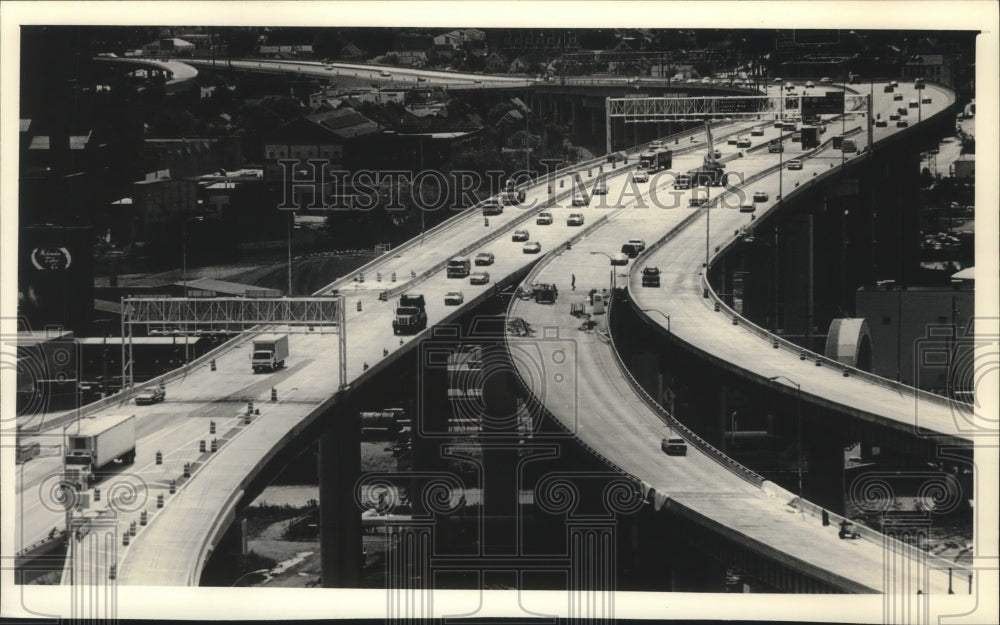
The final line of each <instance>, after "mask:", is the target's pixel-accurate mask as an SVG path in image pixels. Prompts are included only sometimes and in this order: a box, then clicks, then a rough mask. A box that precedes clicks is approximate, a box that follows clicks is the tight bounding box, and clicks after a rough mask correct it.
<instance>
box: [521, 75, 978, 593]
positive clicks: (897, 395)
mask: <svg viewBox="0 0 1000 625" xmlns="http://www.w3.org/2000/svg"><path fill="white" fill-rule="evenodd" d="M933 99H934V100H936V101H937V103H938V104H937V105H936V108H935V112H938V111H941V110H944V109H945V108H947V107H948V106H949V105H950V104H951V99H950V96H949V94H948V93H946V92H944V90H935V92H934V98H933ZM889 104H890V105H891V104H892V102H891V99H890V102H889ZM886 106H887V105H886V104H885V103H880V105H879V106H878V107H877V108H876V110H878V111H884V110H885V109H886ZM925 114H926V113H925ZM883 116H887V114H886V113H885V112H883ZM861 123H864V121H863V120H862V121H861ZM877 130H879V131H885V132H880V133H878V134H876V139H878V138H880V135H881V136H885V134H888V133H889V132H893V131H895V128H892V129H881V128H880V129H877ZM773 136H776V131H773V130H768V131H767V134H765V136H764V137H763V138H758V139H756V140H758V141H763V140H767V139H770V138H772V137H773ZM859 136H863V135H859ZM788 144H789V145H788V146H787V147H786V150H788V151H787V152H786V153H785V154H784V158H785V159H786V160H788V159H794V158H805V151H803V150H801V148H800V147H796V146H795V145H794V144H791V142H790V141H789V142H788ZM778 158H779V156H778V154H770V153H767V152H757V153H756V154H751V155H747V156H746V157H745V158H743V159H742V160H741V161H739V166H740V168H741V170H742V171H744V172H746V173H747V175H748V176H751V177H755V175H756V174H757V173H758V172H768V170H774V169H775V165H776V164H777V162H778ZM852 158H864V155H863V153H862V155H855V156H853V157H852ZM831 160H832V161H833V162H835V164H836V165H839V164H840V161H841V154H840V152H839V151H837V152H836V153H834V152H832V150H831V149H830V148H829V146H827V147H825V148H824V149H821V150H818V151H816V152H815V154H813V155H811V156H809V157H808V158H805V166H804V167H803V169H802V170H801V171H791V172H789V171H787V170H786V171H784V184H785V185H787V186H784V191H785V193H786V197H787V195H788V194H789V191H790V190H794V189H795V188H796V187H797V186H799V185H798V184H796V183H800V184H804V183H807V182H811V181H812V179H813V172H814V171H815V172H826V171H829V170H830V167H829V166H830V163H831ZM699 161H700V155H697V154H692V155H690V156H688V157H685V160H682V162H681V164H677V163H676V161H675V165H674V168H675V169H677V170H678V171H684V170H687V169H690V168H694V167H696V166H697V165H698V164H699ZM731 164H732V163H731ZM621 178H622V177H619V179H617V181H616V183H617V184H619V185H620V184H622V183H623V181H622V180H621ZM655 181H656V179H655V177H654V178H653V182H651V183H650V184H651V185H653V184H655V183H656V182H655ZM671 183H672V180H671V179H670V177H665V178H664V179H662V181H661V182H660V184H661V185H663V186H662V187H661V188H660V189H659V192H660V193H662V194H663V195H664V197H669V196H668V195H667V194H668V189H669V185H670V184H671ZM777 185H778V180H777V173H776V171H771V172H770V173H769V174H767V175H764V176H761V177H759V178H754V180H753V184H752V186H750V187H748V189H749V190H751V191H753V190H757V189H764V190H767V191H769V193H770V195H771V197H772V198H773V197H775V196H776V195H777V194H778V193H779V189H778V188H777ZM804 190H805V188H803V191H804ZM618 191H620V188H616V187H615V186H612V188H611V189H610V194H611V195H612V196H614V194H615V193H616V192H618ZM690 197H691V192H690V191H688V192H685V193H684V194H683V195H682V196H680V197H679V198H678V199H679V200H680V206H679V207H678V208H675V209H673V210H660V209H657V208H637V207H635V206H634V202H633V203H632V204H633V205H632V207H631V208H630V207H628V206H619V207H618V210H616V211H614V212H611V213H609V214H606V215H605V217H603V218H602V219H603V220H604V223H601V224H599V225H596V226H594V227H592V228H588V229H587V231H586V232H584V233H581V235H582V236H581V237H580V238H579V240H575V241H573V243H572V245H571V246H570V247H569V248H568V249H566V248H565V246H564V247H563V248H561V249H557V251H556V252H554V253H552V254H550V255H548V256H546V258H545V259H544V260H543V262H542V263H541V264H540V265H539V266H538V267H536V269H535V270H534V271H532V272H531V273H530V274H529V276H528V277H527V278H526V279H525V281H524V283H525V284H529V283H532V282H540V283H550V284H556V285H557V287H558V288H559V290H560V293H561V295H560V300H559V302H558V303H557V305H556V306H550V305H544V304H536V303H534V302H532V301H530V300H527V301H525V300H515V301H514V302H513V303H512V305H511V308H510V311H509V314H510V316H511V317H516V318H520V319H523V320H524V321H525V322H527V323H528V325H529V326H530V327H531V328H533V329H534V330H535V333H534V336H535V337H537V338H536V339H535V340H538V341H546V340H552V341H554V342H557V343H560V342H562V343H569V344H571V345H572V346H573V347H574V348H575V350H576V353H575V354H574V355H573V357H574V361H575V362H576V363H577V365H576V366H577V368H578V374H577V376H576V377H577V380H578V381H577V383H576V384H574V385H572V386H568V385H559V384H553V383H552V380H551V379H549V380H547V381H548V384H545V385H544V386H542V385H541V382H539V380H542V381H545V380H544V378H545V377H548V376H543V375H541V374H540V373H539V372H538V371H536V370H533V369H538V368H540V369H542V371H543V372H544V366H542V365H539V364H538V362H530V363H526V364H525V363H524V361H523V359H517V358H514V359H513V362H515V363H521V366H520V368H519V372H520V373H521V374H522V378H523V380H524V384H525V386H527V388H528V390H529V391H533V392H534V393H535V394H536V395H537V396H538V397H539V398H540V399H542V400H543V401H544V403H545V406H546V407H547V409H548V410H549V412H550V413H551V414H552V415H553V416H554V417H555V418H556V419H557V420H559V421H560V422H561V423H562V424H563V425H564V426H565V427H566V428H567V430H569V431H570V432H572V433H574V434H575V435H576V436H577V437H578V438H579V439H580V440H581V441H582V442H583V443H584V444H585V445H587V446H588V447H590V448H591V449H593V450H594V452H595V453H596V454H598V455H599V456H600V457H602V458H605V459H606V460H607V462H608V463H610V464H612V466H615V467H616V468H619V469H620V470H622V471H624V472H625V473H627V474H629V475H632V476H634V477H636V478H638V479H639V480H641V481H642V483H643V487H644V489H646V490H647V491H648V490H650V489H652V490H653V491H655V497H656V499H657V501H656V503H657V506H667V507H668V508H671V509H674V510H675V511H676V512H677V513H678V514H681V515H684V516H689V517H694V518H699V519H702V520H706V519H711V520H712V522H714V523H715V524H719V525H721V526H722V528H721V529H720V530H719V532H720V533H721V534H722V535H723V536H731V537H734V540H736V541H738V542H741V543H743V544H747V545H751V549H755V550H759V551H760V553H769V554H770V556H771V557H773V558H775V559H776V560H777V561H778V562H782V563H784V564H786V565H787V566H789V567H790V568H793V569H795V570H797V571H798V572H799V573H801V574H803V575H805V576H806V577H808V578H813V579H815V580H822V581H823V582H825V583H827V584H830V585H832V586H834V587H837V588H840V589H841V590H845V591H854V592H857V591H859V589H861V590H860V591H862V592H869V591H874V592H892V590H893V588H891V587H889V586H888V585H887V584H886V580H887V579H889V578H887V577H886V576H885V575H884V573H885V570H884V564H883V558H884V555H885V549H886V546H885V542H884V540H885V537H883V536H880V535H877V534H874V533H873V534H871V535H866V538H867V539H870V540H865V541H861V542H858V543H850V544H845V542H844V541H843V540H841V539H840V538H839V537H838V533H837V527H836V526H835V525H836V524H835V523H834V524H833V526H828V527H824V526H823V525H822V522H821V514H820V511H819V509H818V508H816V507H815V506H812V505H811V504H809V503H808V502H804V501H802V500H801V499H800V498H799V497H797V496H795V495H793V494H792V493H789V492H787V491H784V490H783V489H780V488H778V487H776V486H775V485H773V484H771V483H769V482H766V481H764V480H763V479H761V478H760V477H759V476H756V475H754V474H753V473H752V472H750V471H749V470H747V469H745V468H743V467H740V466H738V465H736V464H735V463H734V462H732V461H731V460H728V459H726V458H725V457H724V456H723V454H721V453H720V452H718V451H717V450H715V449H714V448H712V447H711V446H710V445H708V443H706V442H705V441H702V440H701V439H699V438H698V437H696V436H695V435H694V434H693V433H692V432H690V431H689V430H687V429H686V428H684V427H683V426H681V425H680V424H678V423H677V422H676V421H674V420H673V419H671V418H670V416H669V415H668V414H666V413H665V411H663V410H662V409H661V408H659V407H658V406H657V405H656V404H655V403H654V402H653V401H652V399H651V398H649V397H648V396H647V395H645V393H644V392H643V391H642V390H641V389H640V387H639V386H638V383H635V382H634V381H633V382H632V383H630V382H629V377H630V374H629V373H628V371H627V369H626V368H625V366H624V364H623V363H621V362H620V357H619V355H618V354H617V353H616V350H615V349H614V345H613V342H612V338H611V337H610V335H609V331H608V328H607V325H606V321H605V320H604V319H605V318H604V317H603V316H601V315H595V316H593V317H592V319H594V320H597V321H598V323H597V325H596V326H595V327H594V328H592V329H590V330H583V329H582V325H581V322H582V319H581V317H580V316H578V315H573V314H571V309H570V306H571V304H573V303H576V304H577V305H579V306H581V307H583V309H584V310H589V307H588V304H587V301H586V300H587V295H586V294H587V293H588V292H589V291H590V290H591V289H597V290H598V291H602V290H603V291H607V290H608V289H609V284H610V283H611V281H612V280H614V281H615V282H616V283H618V286H619V287H620V286H623V285H624V284H625V283H627V285H628V289H629V294H630V297H631V298H633V299H634V301H635V302H636V305H637V306H638V307H639V308H640V309H643V310H646V309H652V311H658V312H659V314H654V312H652V311H651V312H646V313H644V314H646V315H648V322H649V323H650V324H654V325H659V326H662V328H663V331H665V332H669V333H671V334H672V335H674V336H676V337H677V338H678V339H679V340H683V341H686V342H690V343H693V344H695V345H696V346H698V347H699V348H700V349H701V350H702V351H704V352H706V353H708V354H709V355H711V356H714V357H715V358H716V359H717V360H718V361H720V362H723V363H728V364H727V366H731V367H739V368H740V370H741V371H742V372H743V375H746V376H748V377H752V378H755V379H758V380H761V381H763V382H764V383H766V384H774V385H784V386H785V387H787V386H788V382H787V381H786V378H792V379H794V380H797V381H799V382H800V383H801V384H802V388H803V401H804V402H805V403H806V404H807V405H808V404H809V402H818V403H832V404H835V405H836V406H837V407H838V409H840V410H841V411H842V412H844V413H848V414H852V413H858V414H863V415H864V416H865V417H867V418H872V419H878V420H880V421H881V422H883V423H885V424H886V425H887V427H899V428H904V429H907V431H909V432H910V433H911V435H917V434H916V429H915V428H916V424H915V419H916V417H917V415H919V417H920V419H921V422H920V425H921V427H925V428H927V429H929V430H931V431H932V432H930V433H928V435H931V436H936V435H942V434H943V435H945V439H946V440H947V441H949V442H951V443H953V444H962V443H964V444H968V443H969V442H971V437H970V436H969V434H968V432H966V431H964V430H963V429H962V428H961V427H960V424H958V423H956V421H955V419H954V407H953V406H951V405H950V404H949V402H947V401H944V400H943V399H942V398H939V397H936V396H930V395H928V394H925V393H921V392H917V391H915V390H914V389H905V388H902V387H901V385H895V384H893V383H890V382H889V381H886V380H881V379H876V378H875V377H874V376H870V375H864V374H863V373H862V372H859V371H857V370H854V371H852V375H850V376H848V377H844V376H843V369H844V367H843V366H842V365H838V366H833V363H831V362H830V361H825V360H824V363H823V364H824V366H820V367H816V366H815V359H816V358H817V357H818V356H817V355H812V356H810V357H809V359H808V360H807V361H806V362H805V363H803V362H802V361H801V360H800V358H799V356H800V354H801V352H802V349H801V348H794V349H793V348H791V347H789V346H788V344H787V343H783V344H782V345H781V346H779V347H781V349H777V350H775V349H774V348H773V347H772V342H771V341H770V340H766V339H763V338H761V337H760V336H759V335H758V334H756V333H754V332H750V331H748V330H747V324H748V322H747V321H746V320H741V319H739V318H738V316H737V321H738V322H737V324H736V325H734V324H733V322H732V319H733V318H734V316H736V315H735V313H734V312H732V311H728V312H726V313H722V314H720V313H719V312H716V311H715V310H714V306H713V305H714V302H715V301H716V300H715V299H712V298H707V297H706V296H705V294H704V287H705V286H706V285H705V284H703V282H702V275H703V272H704V267H703V263H704V260H705V249H706V234H705V229H704V222H705V216H704V213H705V211H704V210H703V209H698V210H696V211H695V210H692V209H687V200H688V199H689V198H690ZM739 204H740V202H739V201H738V198H737V201H736V202H735V203H733V204H731V206H732V208H728V209H727V208H718V209H713V214H712V217H711V227H710V230H709V240H708V245H709V246H710V248H712V249H715V247H716V246H719V248H720V252H721V251H722V250H721V248H723V247H724V246H725V244H726V243H728V242H729V241H730V240H731V239H732V238H733V237H734V232H739V231H741V229H743V228H747V227H750V228H752V226H753V221H752V220H751V215H750V214H746V213H741V212H740V211H738V210H735V208H736V207H737V206H739ZM646 205H647V206H649V205H650V203H649V202H648V201H647V202H646ZM774 207H775V203H773V202H771V203H765V204H763V205H761V204H758V208H757V211H758V213H757V215H758V218H759V215H761V214H765V213H766V211H767V210H772V209H773V208H774ZM650 233H658V235H657V236H658V238H657V240H655V241H654V242H653V245H652V246H651V248H650V250H649V251H648V252H646V253H645V254H642V255H641V256H640V257H639V258H638V259H636V260H634V261H632V262H631V263H630V265H631V266H630V267H629V268H624V267H614V266H609V258H608V257H609V255H611V254H613V253H615V252H617V251H618V249H619V248H620V246H621V245H622V243H624V242H626V241H628V240H629V239H646V240H649V239H650ZM714 257H715V255H714V254H713V258H714ZM646 265H658V266H659V267H660V268H661V270H663V274H662V275H661V280H662V286H661V288H644V287H642V286H641V275H640V274H641V269H642V267H643V266H646ZM609 274H610V275H609ZM571 280H575V290H574V289H573V284H572V282H571ZM617 305H627V304H625V302H624V300H623V302H622V303H620V304H617ZM668 317H669V318H668ZM682 328H683V329H682ZM518 340H520V339H517V340H514V341H512V349H513V350H518V349H519V347H518ZM821 360H823V359H821ZM774 376H781V378H782V379H779V380H775V381H773V382H772V381H770V380H769V378H771V377H774ZM793 392H794V389H793ZM681 435H683V436H684V437H685V438H687V439H688V443H689V445H690V449H689V452H688V456H687V457H671V456H667V455H665V454H664V453H663V452H662V451H661V449H660V441H661V440H662V439H663V438H667V437H670V436H681ZM771 550H776V551H777V552H780V555H779V554H776V553H775V552H774V551H771ZM845 550H849V552H850V556H849V557H846V558H845ZM918 559H919V556H918ZM932 566H933V565H932ZM937 566H939V567H940V569H939V570H937V571H934V572H932V574H931V575H930V576H929V580H930V586H929V587H928V588H931V589H932V590H931V592H941V591H946V590H947V583H948V579H947V578H948V573H947V565H946V564H944V563H937ZM761 575H762V576H766V575H767V574H766V572H763V571H762V572H761ZM775 579H776V581H775V582H774V583H776V584H779V585H780V584H781V583H782V582H781V581H780V576H776V577H775ZM898 581H899V580H893V583H896V582H898ZM785 583H786V584H787V581H786V582H785ZM918 585H919V583H918ZM784 589H785V590H787V591H791V590H794V589H795V588H792V587H787V586H786V587H785V588H784ZM924 592H927V591H926V590H925V591H924Z"/></svg>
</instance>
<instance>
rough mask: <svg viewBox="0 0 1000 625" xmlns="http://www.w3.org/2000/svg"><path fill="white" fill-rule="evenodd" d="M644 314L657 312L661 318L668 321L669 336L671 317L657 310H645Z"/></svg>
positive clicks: (643, 310)
mask: <svg viewBox="0 0 1000 625" xmlns="http://www.w3.org/2000/svg"><path fill="white" fill-rule="evenodd" d="M642 312H655V313H657V314H658V315H660V316H661V317H663V318H664V319H666V320H667V333H668V334H669V333H670V315H665V314H663V312H662V311H660V310H657V309H655V308H643V309H642Z"/></svg>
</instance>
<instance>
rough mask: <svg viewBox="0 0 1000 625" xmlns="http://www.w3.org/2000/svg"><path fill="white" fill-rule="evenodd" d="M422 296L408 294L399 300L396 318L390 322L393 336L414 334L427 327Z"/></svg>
mask: <svg viewBox="0 0 1000 625" xmlns="http://www.w3.org/2000/svg"><path fill="white" fill-rule="evenodd" d="M425 306H426V304H425V301H424V296H423V295H417V294H413V293H409V294H406V295H403V296H401V297H400V298H399V306H398V307H396V316H395V318H393V320H392V333H393V334H416V333H417V332H420V331H422V330H424V329H425V328H426V327H427V311H426V310H425Z"/></svg>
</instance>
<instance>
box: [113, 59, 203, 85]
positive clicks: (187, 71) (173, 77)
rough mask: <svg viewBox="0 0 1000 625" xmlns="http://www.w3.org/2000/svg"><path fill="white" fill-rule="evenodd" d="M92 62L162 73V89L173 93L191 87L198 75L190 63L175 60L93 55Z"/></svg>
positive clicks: (156, 73) (153, 73) (155, 73)
mask: <svg viewBox="0 0 1000 625" xmlns="http://www.w3.org/2000/svg"><path fill="white" fill-rule="evenodd" d="M94 62H95V63H100V64H110V65H112V66H114V67H117V68H132V69H133V70H143V71H145V72H147V73H149V74H152V75H162V76H163V79H164V89H165V90H166V92H167V93H175V92H177V91H183V90H186V89H189V88H191V87H192V86H193V85H194V82H193V81H194V79H195V78H196V77H197V76H198V70H197V69H195V68H194V67H192V65H191V64H189V63H187V62H182V61H177V60H169V59H165V60H161V59H145V58H133V57H122V58H116V57H107V56H96V57H94Z"/></svg>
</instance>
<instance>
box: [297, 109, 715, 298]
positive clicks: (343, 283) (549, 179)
mask: <svg viewBox="0 0 1000 625" xmlns="http://www.w3.org/2000/svg"><path fill="white" fill-rule="evenodd" d="M701 130H702V129H701V127H697V128H691V129H688V130H683V131H681V132H677V133H674V134H672V135H669V136H667V137H664V138H663V139H660V140H661V141H670V140H674V141H678V140H680V139H682V138H686V137H688V136H691V135H694V134H698V133H699V132H701ZM725 136H726V135H720V138H724V137H725ZM650 143H652V142H648V143H643V144H640V145H638V146H635V147H632V148H629V149H628V150H619V151H621V152H625V153H626V154H628V155H630V156H631V155H634V154H638V153H640V152H642V151H643V150H644V149H646V148H647V147H648V146H649V144H650ZM689 149H693V148H689V147H687V146H684V147H681V148H679V149H678V153H683V152H685V151H688V150H689ZM606 164H607V162H606V155H602V156H599V157H595V158H593V159H590V160H587V161H583V162H581V163H576V164H573V165H572V166H570V167H567V168H565V169H563V170H560V171H556V172H552V173H549V174H545V175H542V176H538V177H537V178H534V179H532V180H530V181H526V182H522V183H520V184H518V185H516V186H515V188H516V189H518V190H524V191H527V190H529V189H533V188H538V187H541V186H543V185H553V187H554V185H555V180H556V178H557V177H558V176H565V175H570V174H573V173H579V172H582V171H584V170H587V169H593V168H595V167H603V166H604V165H606ZM634 166H635V163H633V164H631V165H629V164H623V166H622V171H625V170H627V169H629V168H630V167H634ZM614 167H615V168H617V163H616V164H615V165H614ZM553 193H554V192H553ZM572 193H573V186H572V185H571V186H570V189H569V190H566V191H562V192H560V193H555V194H554V195H553V194H550V195H549V198H548V199H547V200H546V201H545V202H543V203H542V204H540V205H538V206H536V207H534V208H532V209H529V210H524V209H517V210H522V212H523V214H522V215H520V216H519V217H517V218H516V219H514V220H513V221H511V222H509V223H507V224H506V225H505V226H504V228H503V229H502V230H500V231H496V232H490V233H489V234H486V235H484V236H482V237H480V238H479V239H477V240H476V241H474V242H473V243H471V244H469V245H467V246H465V247H464V248H462V249H461V250H460V251H459V252H457V253H456V254H455V255H456V256H464V255H465V254H468V253H469V252H471V251H472V250H475V249H477V248H479V247H481V246H482V245H484V244H486V243H488V242H489V241H490V240H492V239H494V238H496V237H498V236H500V235H501V233H502V232H506V231H508V230H510V229H511V228H514V227H516V226H518V225H520V224H522V223H524V222H525V221H527V220H529V219H530V218H531V217H533V216H535V215H537V214H538V213H540V212H542V211H544V210H545V209H547V208H551V207H552V206H554V205H555V204H556V203H557V202H559V201H561V200H565V199H566V198H568V197H570V196H571V195H572ZM491 197H492V196H491ZM484 202H486V200H482V201H480V202H479V203H477V204H475V205H473V206H471V207H469V208H466V209H463V210H462V211H461V212H460V213H459V214H457V215H455V216H454V217H452V218H450V219H446V220H445V221H443V222H441V223H440V224H438V225H436V226H434V227H433V228H431V229H430V230H427V231H426V232H425V233H424V235H423V236H424V238H426V237H428V236H436V235H438V234H441V233H442V232H445V231H447V230H449V229H451V228H453V227H455V226H458V225H461V224H464V223H465V220H467V219H473V218H478V217H479V216H481V212H480V210H479V209H481V208H482V206H483V203H484ZM420 244H421V237H414V238H412V239H410V240H408V241H406V242H405V243H403V244H402V245H400V246H399V247H398V248H396V249H395V250H390V251H389V252H387V254H392V255H394V256H398V255H399V254H401V253H402V252H404V251H406V250H409V249H411V248H413V247H416V246H418V245H420ZM383 256H384V255H383ZM383 256H378V257H376V258H374V259H372V260H371V261H369V262H367V263H365V264H364V265H363V266H362V267H360V268H359V269H356V270H354V271H352V272H351V273H350V274H348V275H344V276H341V277H340V278H338V279H337V280H335V281H334V282H332V283H331V284H329V285H327V286H325V287H323V288H322V289H320V290H319V291H317V293H316V294H317V295H321V294H324V293H327V292H330V291H331V290H334V289H344V288H346V287H348V286H349V285H350V284H351V283H353V281H354V276H356V275H357V274H363V273H370V272H371V271H373V270H374V269H375V267H377V266H378V265H380V264H381V263H383V262H385V258H384V257H383ZM448 260H449V259H444V260H442V261H439V262H438V263H436V264H435V265H433V266H432V267H431V268H429V269H427V270H425V271H422V272H421V273H420V274H418V275H417V276H415V277H413V278H410V279H408V280H407V281H405V282H401V283H400V284H399V285H398V286H395V287H391V288H389V289H385V290H383V291H382V293H383V294H384V295H383V297H384V298H387V299H388V298H392V297H395V296H396V295H398V294H400V293H402V292H404V291H406V290H408V289H411V288H413V287H414V286H416V285H417V284H419V283H420V282H422V281H423V280H425V279H427V278H428V277H430V276H432V275H434V274H435V273H437V272H438V271H441V269H443V268H444V267H445V266H446V265H447V263H448ZM348 294H349V292H348V293H345V295H348Z"/></svg>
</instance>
